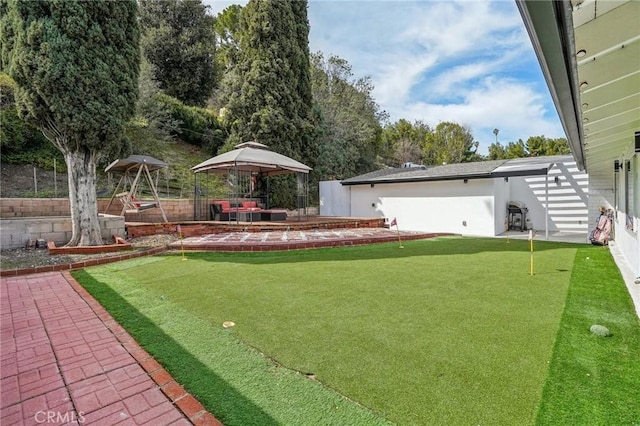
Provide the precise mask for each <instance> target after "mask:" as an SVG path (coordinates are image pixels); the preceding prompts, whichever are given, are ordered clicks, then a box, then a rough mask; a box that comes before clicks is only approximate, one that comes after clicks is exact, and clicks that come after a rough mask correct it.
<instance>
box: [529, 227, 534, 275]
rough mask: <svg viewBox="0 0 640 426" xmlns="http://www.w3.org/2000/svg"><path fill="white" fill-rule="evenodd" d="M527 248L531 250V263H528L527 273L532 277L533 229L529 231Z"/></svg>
mask: <svg viewBox="0 0 640 426" xmlns="http://www.w3.org/2000/svg"><path fill="white" fill-rule="evenodd" d="M529 247H530V250H531V261H530V262H529V263H530V265H529V266H530V268H529V269H530V271H529V273H530V274H531V275H533V229H529Z"/></svg>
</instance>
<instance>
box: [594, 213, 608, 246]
mask: <svg viewBox="0 0 640 426" xmlns="http://www.w3.org/2000/svg"><path fill="white" fill-rule="evenodd" d="M612 216H613V212H612V210H611V209H603V208H601V209H600V216H598V220H597V221H596V228H595V229H594V230H593V231H591V235H590V236H589V240H590V241H591V244H593V245H596V246H606V245H607V244H609V237H610V236H611V225H612V219H613V217H612Z"/></svg>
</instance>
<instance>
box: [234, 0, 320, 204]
mask: <svg viewBox="0 0 640 426" xmlns="http://www.w3.org/2000/svg"><path fill="white" fill-rule="evenodd" d="M241 28H242V29H241V36H240V52H239V60H238V63H237V64H236V66H235V67H234V70H233V73H234V75H233V77H232V78H229V81H230V82H231V87H230V89H228V93H229V95H228V102H227V104H226V108H225V109H226V111H225V120H227V123H228V124H229V125H230V129H231V135H230V138H229V141H228V144H227V148H229V145H234V144H237V143H240V142H246V141H248V140H257V141H258V142H260V143H263V144H265V145H268V146H269V148H270V149H271V150H273V151H276V152H278V153H280V154H283V155H286V156H289V157H291V158H294V159H296V160H298V161H301V162H303V163H305V164H308V165H309V166H311V167H313V164H314V162H315V158H316V155H315V149H314V140H313V139H314V125H313V122H312V120H311V109H312V96H311V82H310V81H311V80H310V75H309V47H308V44H309V42H308V37H309V24H308V21H307V2H306V1H293V2H289V1H278V0H260V1H256V0H251V1H249V3H248V4H247V5H246V6H245V8H244V9H243V11H242V18H241ZM272 190H273V191H274V194H273V199H274V200H275V202H276V203H280V204H281V205H289V206H292V205H294V204H295V203H294V201H293V198H292V195H291V192H293V191H292V190H291V182H289V183H287V184H286V185H285V187H280V188H278V187H277V186H276V187H274V186H272Z"/></svg>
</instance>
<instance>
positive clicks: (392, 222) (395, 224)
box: [389, 217, 404, 248]
mask: <svg viewBox="0 0 640 426" xmlns="http://www.w3.org/2000/svg"><path fill="white" fill-rule="evenodd" d="M392 226H395V227H396V232H397V233H398V246H399V247H400V248H404V246H403V245H402V241H401V240H400V228H398V221H397V220H396V218H395V217H394V218H393V220H392V221H391V223H390V224H389V228H391V227H392Z"/></svg>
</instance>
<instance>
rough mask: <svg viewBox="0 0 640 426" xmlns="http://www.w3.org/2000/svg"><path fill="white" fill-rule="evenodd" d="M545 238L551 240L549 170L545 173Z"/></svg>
mask: <svg viewBox="0 0 640 426" xmlns="http://www.w3.org/2000/svg"><path fill="white" fill-rule="evenodd" d="M544 239H545V240H549V170H548V169H547V173H546V174H545V175H544Z"/></svg>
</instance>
